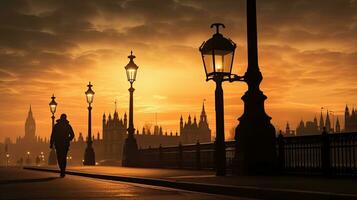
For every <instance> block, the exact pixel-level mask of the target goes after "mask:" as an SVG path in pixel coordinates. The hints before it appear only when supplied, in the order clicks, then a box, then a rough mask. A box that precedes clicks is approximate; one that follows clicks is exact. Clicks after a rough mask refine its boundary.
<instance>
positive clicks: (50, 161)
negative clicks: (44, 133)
mask: <svg viewBox="0 0 357 200" xmlns="http://www.w3.org/2000/svg"><path fill="white" fill-rule="evenodd" d="M55 99H56V97H55V95H54V94H52V97H51V102H50V103H49V104H48V105H49V106H50V111H51V113H52V116H51V119H52V128H51V131H52V130H53V126H54V124H55V113H56V109H57V102H56V101H55ZM56 164H57V158H56V151H55V148H54V147H52V148H51V151H50V155H49V157H48V165H56Z"/></svg>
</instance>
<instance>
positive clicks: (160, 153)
mask: <svg viewBox="0 0 357 200" xmlns="http://www.w3.org/2000/svg"><path fill="white" fill-rule="evenodd" d="M158 166H159V167H163V166H164V164H163V159H162V146H161V144H160V146H159V165H158Z"/></svg>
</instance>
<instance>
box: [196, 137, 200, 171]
mask: <svg viewBox="0 0 357 200" xmlns="http://www.w3.org/2000/svg"><path fill="white" fill-rule="evenodd" d="M196 169H198V170H199V169H201V147H200V141H198V140H197V143H196Z"/></svg>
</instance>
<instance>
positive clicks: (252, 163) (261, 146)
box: [235, 0, 277, 174]
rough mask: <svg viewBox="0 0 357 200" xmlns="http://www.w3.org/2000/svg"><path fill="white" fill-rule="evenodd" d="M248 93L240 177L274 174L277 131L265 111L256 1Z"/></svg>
mask: <svg viewBox="0 0 357 200" xmlns="http://www.w3.org/2000/svg"><path fill="white" fill-rule="evenodd" d="M247 42H248V69H247V72H246V73H245V75H244V79H245V82H246V83H247V84H248V91H247V92H245V94H244V95H243V96H242V100H243V102H244V112H243V115H242V116H241V117H240V118H239V119H238V120H239V124H238V126H237V128H236V133H235V140H236V153H235V173H236V174H271V173H273V172H274V170H275V169H276V166H277V157H276V147H275V145H276V136H275V128H274V126H273V125H272V124H271V122H270V120H271V117H269V116H268V115H267V114H266V112H265V109H264V101H265V100H266V99H267V97H266V96H265V95H264V94H263V92H262V91H261V90H260V88H259V86H260V83H261V82H262V80H263V75H262V73H261V72H260V70H259V65H258V41H257V18H256V0H247Z"/></svg>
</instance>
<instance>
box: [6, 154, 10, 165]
mask: <svg viewBox="0 0 357 200" xmlns="http://www.w3.org/2000/svg"><path fill="white" fill-rule="evenodd" d="M9 159H10V154H8V153H7V154H6V167H8V166H9Z"/></svg>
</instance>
